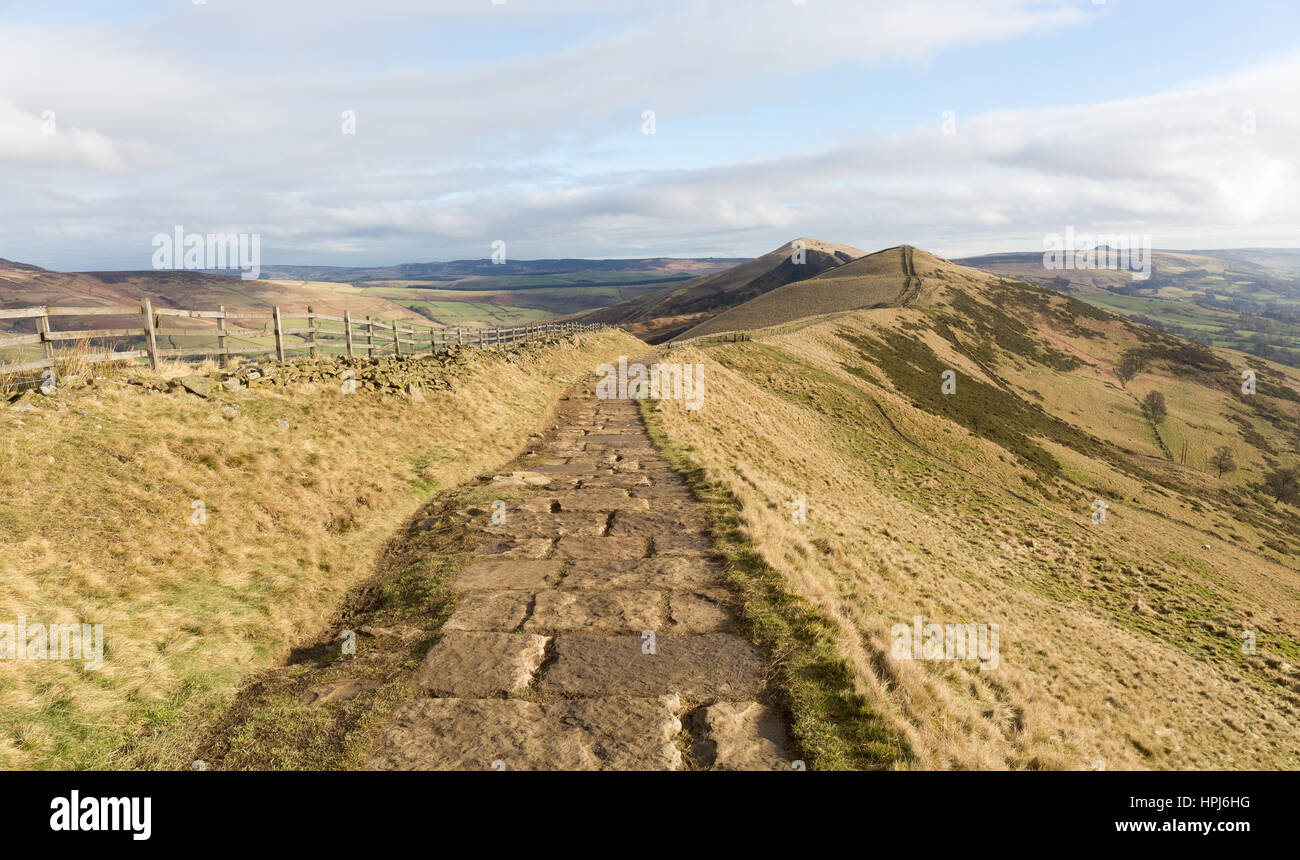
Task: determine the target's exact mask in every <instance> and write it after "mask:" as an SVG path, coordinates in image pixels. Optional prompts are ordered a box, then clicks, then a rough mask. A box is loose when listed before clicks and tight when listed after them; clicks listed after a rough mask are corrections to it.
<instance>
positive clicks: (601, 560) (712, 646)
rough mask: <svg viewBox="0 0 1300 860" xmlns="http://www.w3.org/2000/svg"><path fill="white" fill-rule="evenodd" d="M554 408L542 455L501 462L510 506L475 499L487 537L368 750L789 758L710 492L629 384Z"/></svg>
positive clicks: (767, 764)
mask: <svg viewBox="0 0 1300 860" xmlns="http://www.w3.org/2000/svg"><path fill="white" fill-rule="evenodd" d="M555 425H556V426H555V428H554V429H553V430H552V432H551V433H548V434H547V435H546V437H545V439H544V442H543V445H544V447H543V448H541V449H540V450H541V452H542V454H543V461H542V463H541V464H540V465H538V466H535V467H534V468H533V469H532V470H530V471H527V472H516V473H513V474H511V475H502V476H499V477H498V478H496V479H495V480H494V483H497V484H500V485H501V486H502V487H503V488H504V487H510V488H512V490H514V491H516V492H517V491H519V488H522V492H523V496H522V497H521V498H512V499H509V500H507V501H506V515H505V522H504V523H500V524H493V523H492V522H491V515H490V512H482V511H479V512H477V513H476V512H473V511H471V512H467V513H469V514H471V515H472V520H471V522H472V526H471V527H473V528H477V529H479V531H480V533H481V536H482V539H481V540H480V542H479V544H478V546H477V547H476V549H475V551H474V557H473V559H471V561H470V562H469V563H468V564H467V565H466V566H465V567H464V568H463V569H462V570H461V571H460V573H459V574H458V575H457V578H456V580H455V583H454V586H455V587H456V589H457V590H458V591H459V592H460V595H459V597H458V599H457V601H456V604H455V606H454V608H453V611H452V615H451V617H450V618H449V619H448V621H447V623H446V625H445V626H444V627H443V632H442V635H441V637H440V638H439V639H438V641H437V642H436V643H435V644H434V645H433V647H432V648H430V650H429V652H428V655H427V656H426V657H425V660H424V664H423V666H422V667H421V669H420V671H419V672H418V674H417V676H416V679H415V684H416V687H417V689H419V690H421V691H422V692H424V693H426V694H427V695H425V696H422V697H420V698H416V699H412V700H409V701H407V702H404V703H401V704H399V705H398V706H397V708H396V710H395V712H394V714H393V715H392V717H391V720H390V724H389V725H388V726H387V727H386V728H385V729H384V731H383V733H382V735H381V737H380V738H379V740H378V742H377V744H376V746H375V748H374V749H373V751H372V755H371V758H370V761H369V762H368V765H369V766H370V767H371V768H376V769H404V770H412V769H413V770H429V769H438V770H442V769H462V770H491V769H497V770H677V769H681V768H683V767H685V766H686V765H687V764H688V763H693V764H694V766H696V767H700V768H717V769H744V770H790V769H791V762H790V761H789V759H788V758H787V757H786V756H787V746H788V742H787V738H786V733H785V729H784V727H783V726H782V724H781V720H780V718H779V717H778V715H777V714H776V713H774V712H773V711H772V709H770V708H769V707H767V706H766V705H764V704H761V702H762V699H763V693H764V688H765V678H764V660H763V654H762V652H761V651H760V650H759V649H758V648H756V647H754V646H753V645H751V644H750V643H749V642H747V641H746V640H745V639H743V638H741V637H740V636H738V635H736V632H735V630H736V623H735V614H734V609H733V606H732V596H731V594H730V592H729V591H728V590H727V588H726V587H725V585H724V583H723V580H722V573H721V568H720V567H719V565H718V563H717V562H716V561H714V560H713V559H712V557H711V543H710V541H709V538H708V537H707V535H706V534H705V532H704V519H705V511H704V506H703V505H702V504H701V503H699V502H696V501H695V500H694V499H693V498H692V497H691V495H690V492H689V491H688V490H687V488H686V486H685V484H684V483H683V482H682V480H681V478H680V477H679V476H678V475H677V474H676V473H674V472H673V471H672V469H671V468H670V467H669V465H668V463H667V462H666V461H665V460H664V459H663V458H662V457H660V456H659V455H658V453H657V452H656V451H655V449H654V447H653V446H652V444H651V443H650V439H649V437H648V436H647V435H646V432H645V428H644V426H643V425H642V422H641V418H640V414H639V412H638V410H637V406H636V404H635V402H633V401H629V400H597V399H596V398H595V396H594V394H593V393H592V392H591V391H590V390H588V391H586V392H584V393H583V394H582V395H575V396H573V397H571V398H569V399H567V400H562V401H561V402H560V404H559V408H558V410H557V414H556V419H555ZM688 742H689V751H690V753H691V755H690V756H689V758H688V757H686V756H683V750H685V749H687V748H688ZM691 760H693V762H692V761H691Z"/></svg>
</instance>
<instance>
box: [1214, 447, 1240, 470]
mask: <svg viewBox="0 0 1300 860" xmlns="http://www.w3.org/2000/svg"><path fill="white" fill-rule="evenodd" d="M1210 465H1211V466H1213V467H1214V468H1216V469H1218V470H1219V477H1220V478H1222V477H1223V473H1224V472H1235V471H1237V461H1236V459H1235V458H1234V457H1233V456H1232V449H1231V448H1229V447H1228V446H1227V445H1220V446H1219V447H1218V448H1215V449H1214V456H1213V457H1211V458H1210Z"/></svg>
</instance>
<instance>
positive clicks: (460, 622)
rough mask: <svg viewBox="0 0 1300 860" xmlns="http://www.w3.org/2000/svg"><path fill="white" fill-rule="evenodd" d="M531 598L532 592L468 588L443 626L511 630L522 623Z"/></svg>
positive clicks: (458, 598) (446, 628)
mask: <svg viewBox="0 0 1300 860" xmlns="http://www.w3.org/2000/svg"><path fill="white" fill-rule="evenodd" d="M532 600H533V593H532V592H531V591H466V592H464V593H463V594H461V595H460V596H459V597H457V598H456V605H455V606H454V607H453V608H452V610H451V617H450V618H448V619H447V623H446V624H444V625H443V629H445V630H497V631H501V632H506V633H508V632H510V631H511V630H514V629H515V628H517V627H518V626H519V625H520V624H522V623H523V620H524V618H525V617H526V616H527V615H528V605H529V604H530V603H532Z"/></svg>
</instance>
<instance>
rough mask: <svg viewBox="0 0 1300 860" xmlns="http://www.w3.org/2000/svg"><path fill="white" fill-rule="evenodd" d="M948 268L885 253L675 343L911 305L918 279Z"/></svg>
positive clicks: (905, 248)
mask: <svg viewBox="0 0 1300 860" xmlns="http://www.w3.org/2000/svg"><path fill="white" fill-rule="evenodd" d="M945 267H951V264H949V263H948V262H947V261H946V260H943V259H941V258H939V257H936V256H934V255H933V254H929V253H926V252H925V251H919V250H917V249H915V248H912V247H911V246H910V245H900V246H899V247H897V248H887V249H885V250H884V251H877V252H876V253H874V254H868V255H867V256H865V257H862V258H860V259H857V260H854V261H853V262H851V263H846V264H845V265H843V266H840V267H838V268H835V269H831V270H828V271H826V272H823V273H821V274H819V275H817V276H816V277H812V278H808V279H806V280H800V281H796V282H794V283H790V284H786V285H784V286H782V287H779V288H777V289H774V290H772V291H771V292H768V293H764V294H763V295H761V296H758V297H757V298H754V299H752V300H750V301H748V302H746V303H744V304H742V305H739V306H737V307H734V308H732V309H730V310H728V311H725V312H724V313H721V314H718V315H717V316H715V317H713V318H712V319H709V320H707V321H705V322H703V323H700V324H699V325H696V326H694V327H692V328H690V329H689V330H687V331H685V332H683V333H682V334H681V335H680V336H679V337H681V338H682V339H686V338H692V337H699V336H700V335H705V334H713V333H716V332H723V331H743V330H747V329H755V328H764V327H766V326H773V325H779V324H781V323H788V322H794V321H795V320H800V319H804V318H807V317H813V316H818V315H820V314H830V313H839V312H843V311H851V310H856V309H858V308H873V307H885V306H889V305H894V304H898V303H906V302H911V301H913V300H914V299H915V293H916V289H917V286H918V283H919V282H918V280H917V279H918V278H933V277H934V276H935V275H936V274H937V273H938V272H939V271H940V270H944V269H945Z"/></svg>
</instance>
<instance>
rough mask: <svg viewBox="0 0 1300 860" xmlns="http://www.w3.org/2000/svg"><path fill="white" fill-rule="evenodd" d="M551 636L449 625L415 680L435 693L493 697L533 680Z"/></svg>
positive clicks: (513, 691) (440, 694) (518, 688)
mask: <svg viewBox="0 0 1300 860" xmlns="http://www.w3.org/2000/svg"><path fill="white" fill-rule="evenodd" d="M546 642H547V638H546V637H545V636H538V635H536V634H533V633H477V632H469V631H463V630H448V631H447V632H446V633H444V634H443V636H442V638H441V639H439V640H438V642H437V643H435V644H434V646H433V647H432V648H430V649H429V653H428V654H426V655H425V658H424V665H423V666H421V667H420V670H419V672H418V673H417V674H416V676H415V685H416V686H417V687H418V688H420V689H423V690H428V691H429V692H431V693H433V694H434V695H435V696H460V697H468V698H487V697H489V696H505V695H509V694H511V693H516V692H518V691H520V690H522V689H523V688H524V687H527V686H528V683H529V681H531V680H532V677H533V673H534V672H536V671H537V667H538V666H540V665H542V658H543V657H544V656H545V653H546Z"/></svg>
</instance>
